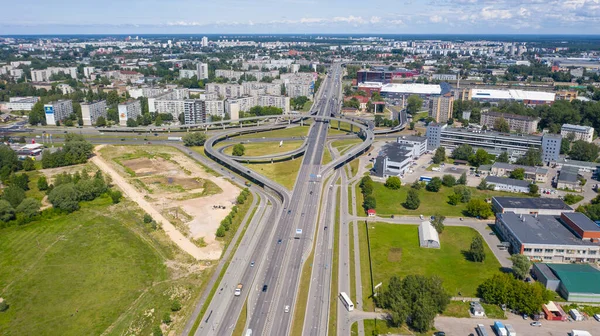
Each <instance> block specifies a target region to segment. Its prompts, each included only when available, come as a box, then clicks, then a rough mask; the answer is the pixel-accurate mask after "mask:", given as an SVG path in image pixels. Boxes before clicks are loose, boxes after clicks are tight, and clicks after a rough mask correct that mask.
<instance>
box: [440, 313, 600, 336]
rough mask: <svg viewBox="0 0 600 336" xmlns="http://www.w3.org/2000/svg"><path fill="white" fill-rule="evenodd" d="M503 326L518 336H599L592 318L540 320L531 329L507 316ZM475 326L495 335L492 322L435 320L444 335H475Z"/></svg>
mask: <svg viewBox="0 0 600 336" xmlns="http://www.w3.org/2000/svg"><path fill="white" fill-rule="evenodd" d="M501 322H502V323H503V324H505V325H506V324H510V325H512V326H513V328H514V329H515V331H516V332H517V334H518V335H524V336H529V335H535V336H538V335H544V336H545V335H547V336H567V335H568V333H569V332H571V330H573V329H577V330H587V331H589V332H590V333H591V334H592V335H593V336H600V322H598V321H596V320H594V319H593V318H591V319H588V320H586V321H578V322H563V321H546V320H541V321H540V322H541V324H542V326H541V327H532V326H531V325H530V323H531V320H529V319H528V320H523V318H522V317H520V316H517V315H514V314H509V317H508V319H507V320H501ZM477 324H483V325H484V326H486V329H487V332H488V334H489V335H490V336H491V335H496V334H495V333H494V332H493V330H492V325H493V324H494V320H492V319H481V318H456V317H445V316H440V317H437V318H436V319H435V328H436V329H437V330H440V331H444V332H445V333H446V335H452V336H454V335H456V336H467V335H471V334H472V335H477V332H476V331H475V327H476V326H477Z"/></svg>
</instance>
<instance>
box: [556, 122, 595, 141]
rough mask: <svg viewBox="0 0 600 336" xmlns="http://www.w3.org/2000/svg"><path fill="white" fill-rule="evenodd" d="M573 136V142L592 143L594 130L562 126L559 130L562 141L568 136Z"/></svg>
mask: <svg viewBox="0 0 600 336" xmlns="http://www.w3.org/2000/svg"><path fill="white" fill-rule="evenodd" d="M571 134H572V135H573V140H575V141H576V140H583V141H586V142H592V141H593V140H594V128H593V127H590V126H580V125H571V124H563V125H562V127H561V129H560V135H562V137H563V139H566V138H567V137H569V136H570V135H571Z"/></svg>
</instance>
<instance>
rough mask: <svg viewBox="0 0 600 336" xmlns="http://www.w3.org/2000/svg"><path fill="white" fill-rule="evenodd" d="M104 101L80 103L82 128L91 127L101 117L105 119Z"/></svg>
mask: <svg viewBox="0 0 600 336" xmlns="http://www.w3.org/2000/svg"><path fill="white" fill-rule="evenodd" d="M106 115H107V113H106V100H99V101H95V102H91V103H81V119H83V125H84V126H92V125H93V124H95V123H96V120H98V117H100V116H102V117H104V118H105V119H106Z"/></svg>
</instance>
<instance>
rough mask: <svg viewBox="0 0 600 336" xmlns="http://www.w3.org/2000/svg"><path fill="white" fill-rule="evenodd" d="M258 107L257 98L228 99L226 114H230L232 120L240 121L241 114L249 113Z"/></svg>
mask: <svg viewBox="0 0 600 336" xmlns="http://www.w3.org/2000/svg"><path fill="white" fill-rule="evenodd" d="M256 105H257V98H256V97H243V98H234V99H227V101H226V102H225V112H227V113H228V114H229V117H230V118H231V120H235V119H239V118H240V112H248V111H249V110H250V109H251V108H252V107H254V106H256Z"/></svg>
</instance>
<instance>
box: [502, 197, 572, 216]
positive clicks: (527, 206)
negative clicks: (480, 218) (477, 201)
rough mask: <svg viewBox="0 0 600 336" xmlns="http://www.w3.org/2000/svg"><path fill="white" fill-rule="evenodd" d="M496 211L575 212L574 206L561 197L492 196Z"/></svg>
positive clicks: (528, 212) (518, 212)
mask: <svg viewBox="0 0 600 336" xmlns="http://www.w3.org/2000/svg"><path fill="white" fill-rule="evenodd" d="M492 210H493V211H494V213H496V214H498V213H506V212H513V213H515V214H518V215H535V214H538V215H552V216H560V215H561V214H562V213H563V212H573V208H571V207H570V206H568V205H567V203H565V202H564V201H563V200H561V199H560V198H540V197H536V198H531V197H499V196H496V197H492Z"/></svg>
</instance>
